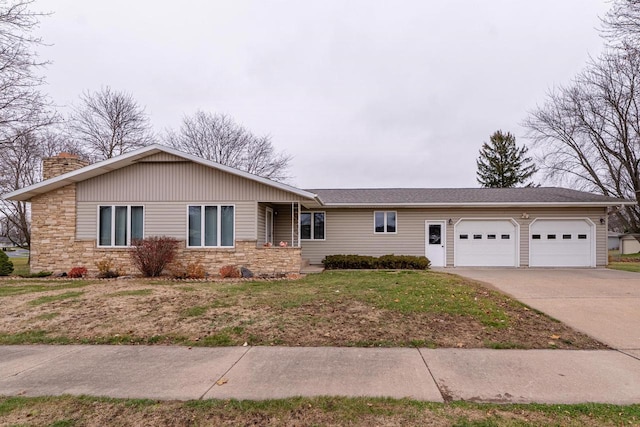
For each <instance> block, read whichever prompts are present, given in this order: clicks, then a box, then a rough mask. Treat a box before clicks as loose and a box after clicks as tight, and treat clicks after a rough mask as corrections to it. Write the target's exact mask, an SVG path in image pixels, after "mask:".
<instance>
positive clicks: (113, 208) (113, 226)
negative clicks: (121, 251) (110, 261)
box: [96, 204, 147, 248]
mask: <svg viewBox="0 0 640 427" xmlns="http://www.w3.org/2000/svg"><path fill="white" fill-rule="evenodd" d="M122 207H126V208H127V243H126V244H125V245H116V244H115V241H116V217H115V216H116V208H122ZM132 207H136V208H137V207H140V208H142V238H143V239H144V228H145V226H144V224H145V222H146V221H145V219H146V218H145V216H146V213H147V209H146V208H145V206H144V205H138V204H135V205H98V206H97V207H96V210H97V212H96V218H97V221H96V225H97V226H96V246H97V247H99V248H129V247H131V208H132ZM100 208H111V244H109V245H101V244H100Z"/></svg>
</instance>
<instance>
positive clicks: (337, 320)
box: [0, 271, 606, 349]
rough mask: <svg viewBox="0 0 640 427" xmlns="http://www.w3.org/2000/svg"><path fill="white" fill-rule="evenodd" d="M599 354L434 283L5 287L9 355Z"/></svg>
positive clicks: (37, 282) (546, 326)
mask: <svg viewBox="0 0 640 427" xmlns="http://www.w3.org/2000/svg"><path fill="white" fill-rule="evenodd" d="M24 343H58V344H67V343H90V344H118V343H122V344H182V345H199V346H232V345H244V344H245V343H246V344H247V345H284V346H361V347H370V346H383V347H409V346H418V347H431V348H438V347H459V348H563V349H602V348H606V346H605V345H603V344H601V343H599V342H597V341H595V340H593V339H592V338H590V337H588V336H586V335H584V334H581V333H579V332H576V331H574V330H572V329H571V328H569V327H567V326H566V325H564V324H562V323H560V322H558V321H555V320H553V319H550V318H549V317H547V316H546V315H544V314H541V313H539V312H537V311H535V310H533V309H530V308H528V307H526V306H524V305H522V304H520V303H519V302H517V301H514V300H512V299H511V298H509V297H507V296H505V295H503V294H500V293H498V292H495V291H492V290H489V289H487V288H486V287H484V286H483V285H481V284H479V283H477V282H473V281H470V280H467V279H463V278H461V277H459V276H456V275H452V274H447V273H441V272H432V271H348V272H347V271H331V272H325V273H322V274H315V275H309V276H307V277H304V278H301V279H298V280H279V281H218V282H207V281H167V280H151V279H110V280H60V279H58V280H46V279H28V280H27V279H13V280H2V281H0V344H24Z"/></svg>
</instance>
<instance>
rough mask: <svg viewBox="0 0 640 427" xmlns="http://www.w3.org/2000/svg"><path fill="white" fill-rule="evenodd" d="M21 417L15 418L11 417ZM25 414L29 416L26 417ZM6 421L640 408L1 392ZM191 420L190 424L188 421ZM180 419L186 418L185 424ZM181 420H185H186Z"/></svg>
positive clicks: (525, 421)
mask: <svg viewBox="0 0 640 427" xmlns="http://www.w3.org/2000/svg"><path fill="white" fill-rule="evenodd" d="M12 416H14V418H11V417H12ZM20 416H22V418H20ZM0 417H2V419H3V420H7V419H8V420H11V421H13V422H14V424H13V425H16V424H17V423H16V422H15V421H20V422H25V421H27V422H28V424H29V425H48V426H53V425H56V426H67V425H85V424H88V423H89V422H91V421H92V420H96V419H98V417H99V418H100V419H101V420H102V422H103V423H105V424H111V423H115V424H118V425H133V424H136V423H138V422H140V420H145V424H149V425H168V424H176V422H178V421H179V420H183V421H184V423H185V424H189V425H267V424H268V425H278V426H284V425H291V424H294V425H350V426H356V427H359V426H370V425H451V426H529V425H556V426H587V427H593V426H607V425H608V426H622V425H625V426H627V425H628V426H632V425H638V423H640V405H637V404H636V405H628V406H618V405H609V404H594V403H586V404H576V405H543V404H479V403H468V402H452V403H434V402H421V401H414V400H409V399H390V398H346V397H316V398H303V397H295V398H289V399H278V400H264V401H247V400H243V401H239V400H233V399H227V400H191V401H186V402H180V401H155V400H147V399H114V398H105V397H90V396H77V397H76V396H59V397H0ZM187 420H188V421H187ZM178 423H179V422H178ZM179 424H182V423H179Z"/></svg>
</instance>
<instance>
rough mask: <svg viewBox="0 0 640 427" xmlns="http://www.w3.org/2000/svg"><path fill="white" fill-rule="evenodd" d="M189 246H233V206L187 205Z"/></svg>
mask: <svg viewBox="0 0 640 427" xmlns="http://www.w3.org/2000/svg"><path fill="white" fill-rule="evenodd" d="M188 217H189V219H188V225H187V227H188V241H187V244H188V246H189V247H233V245H234V241H235V235H234V233H235V208H234V207H233V206H230V205H190V206H189V207H188Z"/></svg>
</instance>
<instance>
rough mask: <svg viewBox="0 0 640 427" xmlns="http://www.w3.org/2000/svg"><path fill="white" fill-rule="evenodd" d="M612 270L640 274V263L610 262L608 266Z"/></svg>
mask: <svg viewBox="0 0 640 427" xmlns="http://www.w3.org/2000/svg"><path fill="white" fill-rule="evenodd" d="M608 267H609V268H611V269H612V270H622V271H631V272H633V273H640V262H610V263H609V265H608Z"/></svg>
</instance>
